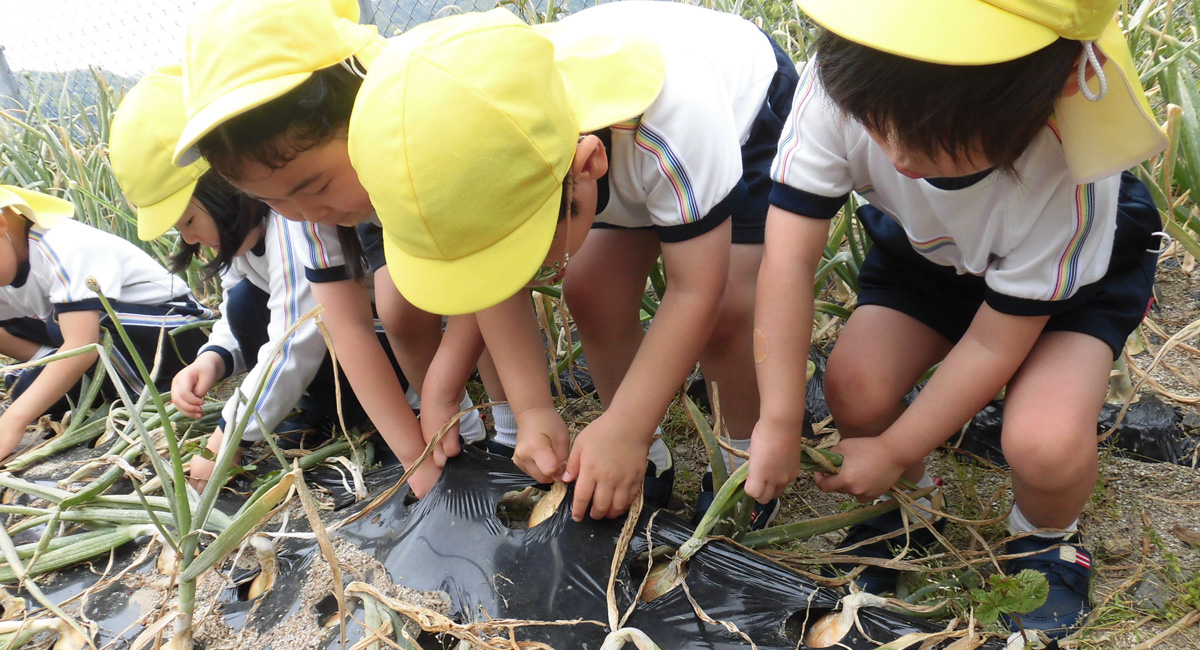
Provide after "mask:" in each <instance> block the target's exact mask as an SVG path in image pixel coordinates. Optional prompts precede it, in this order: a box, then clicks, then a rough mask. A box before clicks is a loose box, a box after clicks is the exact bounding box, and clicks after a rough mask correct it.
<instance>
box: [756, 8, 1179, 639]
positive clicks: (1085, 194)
mask: <svg viewBox="0 0 1200 650" xmlns="http://www.w3.org/2000/svg"><path fill="white" fill-rule="evenodd" d="M1119 4H1120V3H1119V2H1118V0H1079V1H1076V0H1050V1H1044V0H1038V1H1034V0H1004V1H1001V0H986V1H982V0H946V1H942V2H937V3H929V2H921V1H919V0H886V1H884V0H878V1H875V0H859V1H848V0H799V5H800V7H801V8H802V9H804V10H805V11H806V12H807V13H808V15H809V16H810V17H812V19H813V20H815V21H816V22H817V23H818V24H819V25H820V26H821V33H820V36H819V37H818V39H817V43H816V56H815V59H814V60H813V61H812V62H811V63H810V64H809V65H808V66H807V68H806V69H805V71H804V73H803V76H802V81H801V84H800V87H799V88H798V90H797V94H796V100H795V102H794V105H793V108H792V113H791V115H790V116H789V117H788V121H787V124H786V126H785V127H784V132H783V136H782V138H781V141H780V146H779V155H778V157H777V159H776V161H775V163H774V166H773V169H772V176H773V178H774V179H775V181H776V186H775V189H774V190H773V191H772V194H771V202H772V204H773V207H772V209H771V213H770V215H769V216H768V218H767V231H768V237H767V244H766V252H765V254H764V261H763V267H762V273H761V275H760V281H759V282H760V287H761V289H762V290H761V291H760V294H759V295H760V297H761V299H760V302H759V307H758V312H757V317H756V319H755V325H756V328H757V330H758V332H757V338H756V355H757V357H758V359H759V360H760V365H759V389H760V391H761V393H762V409H761V411H762V412H761V417H760V420H759V423H758V425H757V428H756V429H755V434H754V444H753V446H752V454H751V461H750V462H751V476H750V480H749V481H748V482H747V486H746V492H747V493H748V494H751V495H754V496H756V497H758V498H764V497H770V496H772V495H773V494H776V493H778V491H779V490H782V489H783V485H784V484H786V483H787V482H788V481H790V480H792V479H793V478H794V477H795V476H796V472H797V467H798V456H797V452H798V448H799V445H800V440H799V438H798V436H797V435H796V432H797V431H798V430H799V426H800V422H799V420H798V418H797V417H796V416H795V411H794V407H793V405H794V404H795V403H797V401H801V402H802V401H803V397H804V388H805V385H804V379H805V377H804V372H803V371H802V370H801V369H802V368H803V367H804V363H803V362H804V359H805V358H806V354H807V351H808V346H809V333H810V331H811V330H810V327H809V324H810V323H811V322H812V315H813V284H812V278H813V273H814V271H815V268H816V265H817V263H818V262H819V260H820V259H821V253H822V249H823V247H824V245H825V239H826V236H827V231H828V222H827V220H828V219H829V218H830V217H832V216H833V215H834V213H836V212H837V211H838V209H839V208H840V206H842V205H843V204H844V203H845V200H846V197H847V195H848V194H849V193H850V192H855V193H857V194H858V195H859V196H861V197H862V198H863V199H864V200H865V201H866V202H867V204H866V205H864V206H863V207H862V208H861V209H860V211H859V213H858V216H859V219H860V220H861V222H862V223H863V225H864V226H865V227H866V229H867V232H868V233H869V234H870V235H871V238H872V240H873V242H874V246H873V248H872V249H871V251H870V254H869V255H868V256H867V259H866V261H865V263H864V266H863V268H862V271H861V275H860V285H861V291H860V292H859V294H858V306H857V308H856V309H855V311H854V315H853V316H852V317H851V318H850V319H849V321H848V322H847V324H846V326H845V328H844V329H843V331H842V333H841V334H840V336H839V337H838V341H837V345H836V346H835V348H834V350H833V352H832V354H831V356H830V359H829V365H828V368H827V370H826V375H825V391H826V397H827V400H828V402H829V408H830V411H831V412H832V414H833V417H834V420H835V421H836V423H837V427H838V430H839V432H840V433H841V436H842V441H841V443H840V444H839V445H838V446H837V447H835V448H834V450H835V451H838V452H841V453H842V454H843V455H844V462H843V464H842V467H841V471H840V473H839V474H837V475H827V476H818V478H817V485H818V486H820V487H821V489H823V490H826V491H839V492H844V493H847V494H852V495H854V496H856V497H858V498H859V499H860V500H868V499H874V498H876V497H879V496H880V495H881V494H882V493H883V492H884V491H885V490H887V489H888V488H889V487H890V486H891V485H892V484H893V483H894V482H895V481H896V480H897V479H898V478H900V477H902V476H903V477H905V478H907V479H908V480H910V481H912V482H914V483H918V484H920V485H929V484H931V483H932V481H931V479H930V477H929V476H928V474H927V473H926V470H925V465H924V458H925V456H926V455H927V454H928V453H929V452H930V451H932V450H934V449H935V448H936V447H937V446H938V445H940V444H942V443H943V442H945V441H946V440H947V439H948V438H949V437H950V436H951V435H952V434H954V433H955V432H957V431H959V430H960V429H961V427H962V426H963V425H964V424H965V423H966V422H967V421H968V420H969V419H970V418H971V417H972V416H973V415H974V414H975V413H976V412H977V411H978V410H979V409H980V408H981V407H982V406H984V405H985V404H986V403H987V402H988V401H989V400H990V399H992V397H993V396H994V395H996V394H997V393H998V392H999V391H1000V389H1001V388H1004V387H1006V386H1007V390H1006V397H1005V408H1004V416H1005V417H1004V425H1003V432H1002V444H1003V447H1004V453H1005V457H1006V459H1007V461H1008V463H1009V465H1010V466H1011V468H1012V481H1013V492H1014V505H1013V508H1012V511H1011V513H1010V515H1009V518H1008V525H1009V530H1010V532H1011V533H1012V535H1013V537H1012V538H1010V541H1009V542H1008V544H1007V548H1006V550H1007V552H1008V553H1009V554H1012V555H1016V556H1019V557H1016V558H1014V559H1012V560H1010V561H1009V562H1008V563H1007V567H1006V569H1005V570H1006V571H1007V572H1009V573H1016V572H1019V571H1021V570H1023V569H1032V570H1034V571H1037V572H1040V573H1042V574H1043V575H1045V576H1046V578H1047V580H1048V581H1049V586H1050V591H1049V597H1048V598H1047V600H1046V602H1045V604H1044V605H1042V606H1041V607H1039V608H1037V609H1035V610H1034V611H1032V612H1029V613H1027V614H1022V615H1019V616H1016V615H1014V616H1013V619H1012V621H1011V624H1012V626H1013V629H1014V630H1016V629H1017V628H1018V626H1023V627H1024V628H1025V629H1040V630H1044V631H1045V632H1046V633H1047V634H1049V635H1050V636H1055V637H1058V636H1063V635H1065V634H1067V633H1069V632H1071V631H1073V630H1074V629H1076V628H1077V626H1078V625H1080V624H1081V622H1082V620H1083V618H1084V617H1085V616H1086V614H1087V612H1088V611H1089V607H1090V606H1089V599H1088V587H1089V582H1090V577H1091V573H1092V567H1091V557H1090V555H1089V554H1088V553H1087V551H1086V550H1085V549H1084V547H1083V546H1082V540H1081V538H1080V531H1079V516H1080V513H1081V512H1082V511H1083V508H1084V506H1085V505H1086V504H1087V502H1088V498H1089V497H1090V496H1091V494H1092V491H1093V489H1094V486H1095V482H1096V476H1097V451H1096V421H1097V418H1098V415H1099V412H1100V407H1101V405H1102V404H1103V402H1104V396H1105V391H1106V387H1107V385H1108V378H1109V370H1110V367H1111V364H1112V361H1113V359H1114V358H1115V357H1116V356H1118V355H1119V354H1120V353H1121V350H1122V348H1123V347H1124V342H1125V338H1126V336H1127V335H1128V334H1129V332H1130V331H1132V330H1133V329H1134V328H1135V327H1136V326H1137V324H1138V322H1139V321H1140V320H1141V319H1142V317H1143V315H1144V314H1145V312H1146V310H1147V309H1148V306H1149V301H1150V300H1151V298H1152V292H1151V289H1152V283H1153V280H1154V270H1155V262H1156V259H1157V251H1158V248H1159V246H1158V244H1159V238H1158V237H1157V236H1155V235H1156V234H1160V233H1156V231H1157V230H1158V229H1159V228H1160V222H1159V215H1158V211H1157V209H1156V208H1155V206H1154V203H1153V201H1152V200H1151V198H1150V195H1149V193H1148V192H1147V190H1146V188H1145V187H1144V186H1143V185H1142V183H1141V182H1139V181H1138V180H1137V179H1136V178H1134V177H1133V176H1132V175H1131V174H1129V173H1128V172H1126V171H1125V170H1126V169H1127V168H1129V167H1131V166H1133V165H1136V164H1137V163H1139V162H1140V161H1142V160H1144V159H1145V158H1147V157H1149V156H1151V155H1154V154H1155V153H1157V152H1159V151H1161V150H1162V149H1163V148H1164V146H1165V144H1166V139H1165V137H1164V134H1163V133H1162V131H1161V130H1160V129H1159V127H1158V125H1157V124H1156V122H1155V121H1154V119H1153V117H1152V114H1151V112H1150V108H1149V106H1148V105H1147V102H1146V98H1145V96H1144V94H1143V91H1142V88H1141V86H1140V85H1139V83H1138V76H1137V74H1136V71H1135V69H1134V67H1133V64H1132V60H1131V57H1130V54H1129V51H1128V49H1127V46H1126V44H1125V42H1124V39H1123V37H1122V34H1121V31H1120V29H1119V27H1118V25H1117V23H1116V22H1115V21H1114V15H1115V13H1116V9H1117V7H1118V5H1119ZM936 363H940V366H939V367H938V369H937V371H936V373H934V375H933V376H932V378H931V379H930V380H929V382H928V384H927V385H926V386H925V387H924V388H923V389H922V390H921V392H920V394H919V395H918V396H917V397H916V399H915V400H914V401H913V402H912V404H911V405H910V406H908V407H907V408H906V407H905V406H904V403H903V401H902V400H903V398H904V396H905V394H906V393H908V391H909V390H910V389H911V387H912V386H913V385H914V384H915V383H916V382H917V380H918V379H919V378H920V377H921V376H922V374H924V373H925V372H926V371H927V370H928V369H929V368H930V367H931V366H932V365H934V364H936ZM928 525H929V524H928V523H925V524H920V525H917V526H916V530H915V531H912V532H911V534H910V536H909V537H907V538H906V537H905V536H903V535H902V536H901V537H899V538H897V540H896V541H894V542H893V543H894V544H895V545H896V547H897V549H898V548H899V547H901V546H904V545H905V542H904V540H906V539H908V540H910V541H911V543H912V544H913V545H914V546H916V545H920V544H921V543H923V542H925V541H932V535H931V534H930V533H929V531H928V529H927V528H925V527H924V526H928ZM903 527H904V526H903V523H902V521H901V518H900V516H899V515H893V516H890V517H884V518H878V519H876V520H873V521H871V522H868V523H867V524H864V525H861V526H858V527H855V528H853V529H852V530H851V531H850V532H849V534H848V536H847V539H846V541H845V544H846V545H847V546H848V545H850V544H858V543H859V542H863V541H865V540H869V539H870V538H873V537H877V536H879V535H881V534H884V533H889V532H890V533H895V532H897V531H899V530H900V529H902V528H903ZM851 552H852V553H853V554H854V555H860V556H861V555H865V556H881V557H889V558H890V557H892V556H893V555H894V554H895V553H894V552H893V549H892V548H890V547H889V543H888V542H876V543H872V544H869V545H866V546H858V547H856V548H855V549H854V550H853V551H851ZM895 578H896V573H895V572H891V573H889V572H887V571H882V570H880V569H878V568H876V567H867V571H866V572H865V573H863V574H862V575H861V576H860V578H859V581H860V583H861V584H863V585H864V586H865V587H866V588H867V589H870V590H875V591H879V590H889V589H891V588H892V586H893V585H894V581H895Z"/></svg>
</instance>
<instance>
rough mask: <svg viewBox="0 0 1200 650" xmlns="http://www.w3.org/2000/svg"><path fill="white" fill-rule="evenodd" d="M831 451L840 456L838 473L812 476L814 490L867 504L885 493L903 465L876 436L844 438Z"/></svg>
mask: <svg viewBox="0 0 1200 650" xmlns="http://www.w3.org/2000/svg"><path fill="white" fill-rule="evenodd" d="M833 451H836V452H838V453H839V454H842V467H841V470H840V471H839V472H838V473H837V474H821V473H819V472H818V473H816V474H814V477H815V479H816V483H817V487H819V488H821V489H822V490H824V491H826V492H842V493H844V494H849V495H851V496H854V497H857V498H858V500H859V501H861V502H863V503H867V502H869V501H871V500H872V499H875V498H876V497H878V496H880V495H881V494H883V493H884V492H887V491H888V489H889V488H891V487H892V486H893V485H895V483H896V481H897V480H898V479H899V478H900V475H901V474H903V473H904V469H905V467H904V465H899V464H897V463H896V462H895V458H896V457H897V455H896V453H895V451H894V450H892V449H891V448H889V447H888V446H887V445H886V444H885V443H884V441H883V440H880V439H879V438H878V437H875V438H845V439H843V440H842V441H841V442H839V443H838V444H837V445H835V446H834V448H833Z"/></svg>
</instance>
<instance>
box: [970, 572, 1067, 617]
mask: <svg viewBox="0 0 1200 650" xmlns="http://www.w3.org/2000/svg"><path fill="white" fill-rule="evenodd" d="M970 593H971V600H972V601H974V602H975V605H976V606H975V617H976V618H977V619H979V622H981V623H984V624H986V625H991V624H992V623H995V622H996V621H997V620H998V619H999V618H1000V615H1001V614H1027V613H1029V612H1032V611H1033V610H1035V609H1037V608H1038V607H1041V606H1042V604H1043V603H1045V602H1046V597H1047V596H1049V595H1050V583H1048V582H1046V576H1045V575H1043V574H1041V573H1039V572H1037V571H1034V570H1032V569H1025V570H1024V571H1021V572H1020V573H1018V574H1016V575H1006V574H1003V573H996V574H993V575H991V576H989V577H988V589H972V590H971V592H970Z"/></svg>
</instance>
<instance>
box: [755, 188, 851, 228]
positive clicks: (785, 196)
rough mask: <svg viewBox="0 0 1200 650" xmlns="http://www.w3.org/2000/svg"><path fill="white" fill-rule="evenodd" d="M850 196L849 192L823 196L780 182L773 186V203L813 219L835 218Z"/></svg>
mask: <svg viewBox="0 0 1200 650" xmlns="http://www.w3.org/2000/svg"><path fill="white" fill-rule="evenodd" d="M848 198H850V194H849V193H848V192H847V193H846V194H843V195H841V196H821V195H820V194H813V193H812V192H805V191H804V190H798V189H796V188H794V187H791V186H789V185H784V184H783V183H778V182H777V183H775V185H774V187H772V188H771V205H775V206H779V207H781V208H783V209H784V210H787V211H788V212H791V213H794V214H798V215H800V216H803V217H809V218H812V219H832V218H834V217H835V216H837V213H838V210H841V209H842V206H844V205H846V199H848Z"/></svg>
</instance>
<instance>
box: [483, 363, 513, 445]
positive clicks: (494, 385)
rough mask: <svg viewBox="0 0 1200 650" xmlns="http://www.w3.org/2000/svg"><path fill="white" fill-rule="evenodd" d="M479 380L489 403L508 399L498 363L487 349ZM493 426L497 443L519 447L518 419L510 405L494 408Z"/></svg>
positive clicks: (500, 405)
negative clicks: (497, 368)
mask: <svg viewBox="0 0 1200 650" xmlns="http://www.w3.org/2000/svg"><path fill="white" fill-rule="evenodd" d="M478 369H479V378H480V379H481V380H482V381H483V388H484V390H486V391H487V397H488V401H489V402H503V401H505V400H506V399H508V398H507V397H506V396H505V393H504V386H503V384H501V383H500V373H499V372H498V371H497V370H496V363H495V362H494V361H492V355H491V353H489V352H488V351H487V350H486V349H484V351H483V355H481V356H480V357H479V365H478ZM492 426H493V427H494V428H495V429H496V443H497V444H500V445H503V446H504V447H516V446H517V419H516V417H514V416H513V412H512V407H510V406H509V405H508V404H497V405H495V406H493V407H492Z"/></svg>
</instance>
